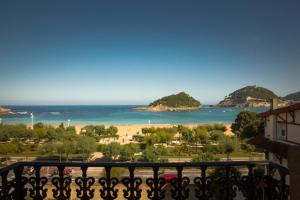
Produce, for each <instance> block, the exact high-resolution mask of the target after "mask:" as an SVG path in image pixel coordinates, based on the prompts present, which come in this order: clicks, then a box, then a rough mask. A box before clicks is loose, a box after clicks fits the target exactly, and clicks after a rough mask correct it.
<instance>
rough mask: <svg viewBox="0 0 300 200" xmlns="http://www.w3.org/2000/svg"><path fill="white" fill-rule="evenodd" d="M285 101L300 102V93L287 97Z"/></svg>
mask: <svg viewBox="0 0 300 200" xmlns="http://www.w3.org/2000/svg"><path fill="white" fill-rule="evenodd" d="M283 99H284V100H289V101H300V91H299V92H295V93H292V94H288V95H286V96H285V97H283Z"/></svg>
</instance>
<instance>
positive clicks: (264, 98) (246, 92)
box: [218, 85, 278, 107]
mask: <svg viewBox="0 0 300 200" xmlns="http://www.w3.org/2000/svg"><path fill="white" fill-rule="evenodd" d="M272 98H278V96H277V95H276V94H274V92H272V91H271V90H268V89H266V88H263V87H257V86H256V85H254V86H246V87H244V88H241V89H238V90H236V91H234V92H232V93H230V94H229V95H228V96H226V97H225V98H224V100H223V101H221V102H220V103H219V104H218V106H222V107H231V106H238V107H268V106H270V103H269V102H270V100H271V99H272Z"/></svg>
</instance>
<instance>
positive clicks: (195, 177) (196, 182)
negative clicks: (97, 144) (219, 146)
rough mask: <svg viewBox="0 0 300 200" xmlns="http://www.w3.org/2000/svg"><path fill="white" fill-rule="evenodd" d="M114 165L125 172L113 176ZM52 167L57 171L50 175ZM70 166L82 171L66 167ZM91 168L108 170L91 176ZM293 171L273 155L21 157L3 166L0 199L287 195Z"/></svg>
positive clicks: (206, 198) (132, 199) (133, 199)
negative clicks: (232, 158)
mask: <svg viewBox="0 0 300 200" xmlns="http://www.w3.org/2000/svg"><path fill="white" fill-rule="evenodd" d="M114 168H119V169H121V168H122V169H124V170H126V173H125V174H123V175H122V176H120V177H113V175H112V174H113V173H112V169H114ZM27 169H31V170H29V171H30V172H31V173H29V172H28V170H27ZM50 169H55V170H56V171H57V173H54V174H51V176H50V175H49V170H50ZM70 169H73V170H74V171H77V173H75V172H72V173H71V174H70V173H66V171H68V170H70ZM92 169H93V170H96V171H103V173H102V174H101V173H98V174H96V175H95V174H94V175H92V176H91V174H90V170H92ZM166 172H168V173H169V174H167V173H166ZM170 172H173V173H172V174H171V175H170ZM288 174H289V172H288V170H287V169H286V168H283V167H282V166H279V165H277V164H275V163H272V162H268V161H253V162H200V163H196V162H190V163H142V162H137V163H127V162H123V163H119V162H118V163H105V162H101V163H100V162H95V163H75V162H73V163H55V162H19V163H15V164H12V165H9V166H7V167H4V168H2V169H0V175H1V187H0V189H1V190H0V199H1V200H2V199H3V200H7V199H16V200H23V199H26V200H27V199H34V200H40V199H59V200H67V199H68V200H69V199H70V200H73V199H81V200H87V199H105V200H112V199H130V200H137V199H152V200H160V199H178V200H185V199H200V200H202V199H203V200H209V199H212V200H214V199H222V200H223V199H224V200H229V199H255V200H256V199H267V200H271V199H272V200H274V199H281V200H283V199H289V186H288V184H287V183H286V182H287V181H286V179H287V176H288ZM138 176H140V177H138Z"/></svg>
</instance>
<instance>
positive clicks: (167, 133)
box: [142, 126, 177, 145]
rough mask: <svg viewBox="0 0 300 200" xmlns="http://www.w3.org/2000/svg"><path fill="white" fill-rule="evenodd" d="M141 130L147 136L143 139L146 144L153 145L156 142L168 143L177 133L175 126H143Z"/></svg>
mask: <svg viewBox="0 0 300 200" xmlns="http://www.w3.org/2000/svg"><path fill="white" fill-rule="evenodd" d="M142 132H143V133H145V134H146V135H147V136H145V137H144V141H145V143H146V144H147V145H153V144H156V143H169V142H170V141H172V140H173V138H174V135H175V134H176V133H177V127H175V126H174V127H171V128H152V127H151V128H144V129H142Z"/></svg>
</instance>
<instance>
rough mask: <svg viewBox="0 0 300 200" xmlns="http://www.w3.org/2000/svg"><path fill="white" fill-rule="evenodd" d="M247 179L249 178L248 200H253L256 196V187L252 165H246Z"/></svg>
mask: <svg viewBox="0 0 300 200" xmlns="http://www.w3.org/2000/svg"><path fill="white" fill-rule="evenodd" d="M248 170H249V171H248V177H249V184H248V187H249V200H254V197H255V194H256V189H255V187H256V185H255V183H254V176H253V165H248Z"/></svg>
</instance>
